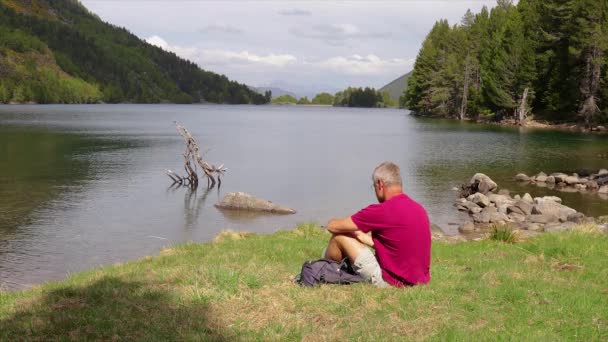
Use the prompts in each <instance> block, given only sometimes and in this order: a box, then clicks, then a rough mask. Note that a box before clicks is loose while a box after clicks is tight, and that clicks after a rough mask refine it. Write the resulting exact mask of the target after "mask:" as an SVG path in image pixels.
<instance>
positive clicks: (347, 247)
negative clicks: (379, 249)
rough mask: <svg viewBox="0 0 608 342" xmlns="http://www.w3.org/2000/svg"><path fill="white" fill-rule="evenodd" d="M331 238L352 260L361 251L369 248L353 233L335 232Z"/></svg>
mask: <svg viewBox="0 0 608 342" xmlns="http://www.w3.org/2000/svg"><path fill="white" fill-rule="evenodd" d="M331 239H332V240H333V241H334V242H335V243H336V244H337V245H338V246H339V248H340V250H342V251H343V253H344V254H346V257H348V258H349V259H350V261H351V262H354V260H355V259H356V258H357V256H358V255H359V253H360V252H361V251H362V250H363V249H365V248H367V247H366V246H365V245H364V244H363V243H361V241H359V240H357V238H355V237H354V236H352V235H347V234H335V235H334V236H332V238H331Z"/></svg>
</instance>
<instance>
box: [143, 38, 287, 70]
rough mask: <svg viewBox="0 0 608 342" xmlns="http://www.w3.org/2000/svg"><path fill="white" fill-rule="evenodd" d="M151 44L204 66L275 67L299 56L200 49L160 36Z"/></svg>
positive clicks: (151, 40) (282, 65) (153, 39)
mask: <svg viewBox="0 0 608 342" xmlns="http://www.w3.org/2000/svg"><path fill="white" fill-rule="evenodd" d="M146 42H148V43H149V44H152V45H155V46H158V47H160V48H161V49H163V50H165V51H170V52H174V53H175V54H176V55H178V56H180V57H182V58H186V59H189V60H191V61H193V62H196V63H198V64H199V65H200V66H201V67H202V68H206V67H207V66H208V65H232V66H236V65H248V64H261V65H268V66H273V67H284V66H286V65H289V64H293V63H296V62H297V58H296V57H295V56H293V55H289V54H274V53H270V54H266V55H258V54H254V53H251V52H249V51H239V52H236V51H229V50H221V49H199V48H196V47H183V46H177V45H171V44H169V43H168V42H167V41H166V40H164V39H163V38H161V37H159V36H152V37H150V38H148V39H146Z"/></svg>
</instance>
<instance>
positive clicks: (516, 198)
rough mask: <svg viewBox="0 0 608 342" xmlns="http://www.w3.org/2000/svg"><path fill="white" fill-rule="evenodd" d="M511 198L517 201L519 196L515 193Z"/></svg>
mask: <svg viewBox="0 0 608 342" xmlns="http://www.w3.org/2000/svg"><path fill="white" fill-rule="evenodd" d="M513 199H514V200H516V201H519V200H520V199H521V196H519V195H515V196H513Z"/></svg>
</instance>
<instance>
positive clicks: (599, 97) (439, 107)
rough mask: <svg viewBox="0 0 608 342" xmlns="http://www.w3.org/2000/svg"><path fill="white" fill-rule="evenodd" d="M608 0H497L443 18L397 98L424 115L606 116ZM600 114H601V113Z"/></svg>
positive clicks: (434, 29) (601, 117)
mask: <svg viewBox="0 0 608 342" xmlns="http://www.w3.org/2000/svg"><path fill="white" fill-rule="evenodd" d="M607 7H608V2H607V1H605V0H602V1H597V0H543V1H541V0H519V1H518V4H517V5H514V4H513V1H511V0H498V1H497V6H496V7H494V8H493V9H492V10H491V11H488V9H487V8H485V7H484V8H482V10H481V11H480V12H479V13H478V14H473V13H472V12H471V11H467V12H466V13H465V15H464V17H463V18H462V21H461V23H460V24H459V25H455V26H450V25H449V24H448V23H447V21H445V20H439V21H438V22H437V23H436V24H435V25H434V26H433V28H432V29H431V31H430V32H429V34H428V35H427V37H426V38H425V40H424V42H423V44H422V47H421V49H420V51H419V52H418V56H417V58H416V62H415V64H414V70H413V71H412V75H411V77H410V78H409V81H408V87H407V90H406V92H405V94H404V96H403V97H402V98H401V99H400V104H401V105H405V106H406V107H407V108H409V109H411V110H412V111H414V112H416V113H418V114H421V115H439V116H445V117H458V118H460V119H464V118H465V117H467V116H469V117H473V116H477V115H479V114H482V113H484V114H493V116H494V117H495V118H497V119H500V118H502V117H505V116H515V117H516V118H517V119H518V120H520V121H523V120H524V118H525V116H526V115H525V114H526V113H527V112H528V111H529V110H531V109H533V110H534V113H535V115H539V116H542V117H545V118H547V119H550V120H576V119H577V117H580V118H583V119H584V120H585V122H586V123H587V124H591V122H593V121H597V120H606V121H608V72H607V70H606V69H608V68H606V65H607V64H608V9H607ZM599 113H602V115H603V116H600V115H598V114H599Z"/></svg>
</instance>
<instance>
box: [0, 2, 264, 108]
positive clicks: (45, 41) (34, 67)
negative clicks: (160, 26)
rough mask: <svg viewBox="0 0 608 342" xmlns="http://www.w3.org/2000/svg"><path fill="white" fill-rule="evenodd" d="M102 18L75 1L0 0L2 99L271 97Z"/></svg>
mask: <svg viewBox="0 0 608 342" xmlns="http://www.w3.org/2000/svg"><path fill="white" fill-rule="evenodd" d="M270 96H271V94H270V93H266V94H259V93H257V92H255V91H253V90H251V89H249V88H248V87H247V86H245V85H243V84H240V83H238V82H235V81H231V80H229V79H228V78H227V77H226V76H224V75H218V74H216V73H213V72H209V71H205V70H202V69H201V68H199V67H198V66H197V65H196V64H194V63H192V62H190V61H187V60H184V59H182V58H180V57H178V56H177V55H175V54H174V53H171V52H167V51H164V50H162V49H160V48H158V47H156V46H153V45H150V44H148V43H146V42H145V41H143V40H141V39H140V38H138V37H137V36H135V35H133V34H132V33H130V32H129V31H127V30H126V29H125V28H120V27H116V26H114V25H110V24H108V23H105V22H103V21H101V20H100V19H99V18H98V17H97V16H95V15H94V14H92V13H90V12H89V11H88V10H87V9H86V8H85V7H84V6H82V5H81V4H80V3H79V2H78V1H76V0H52V1H51V0H0V102H4V103H6V102H37V103H90V102H99V101H104V102H110V103H120V102H136V103H159V102H173V103H193V102H214V103H234V104H237V103H239V104H240V103H253V104H263V103H267V102H269V101H270Z"/></svg>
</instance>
